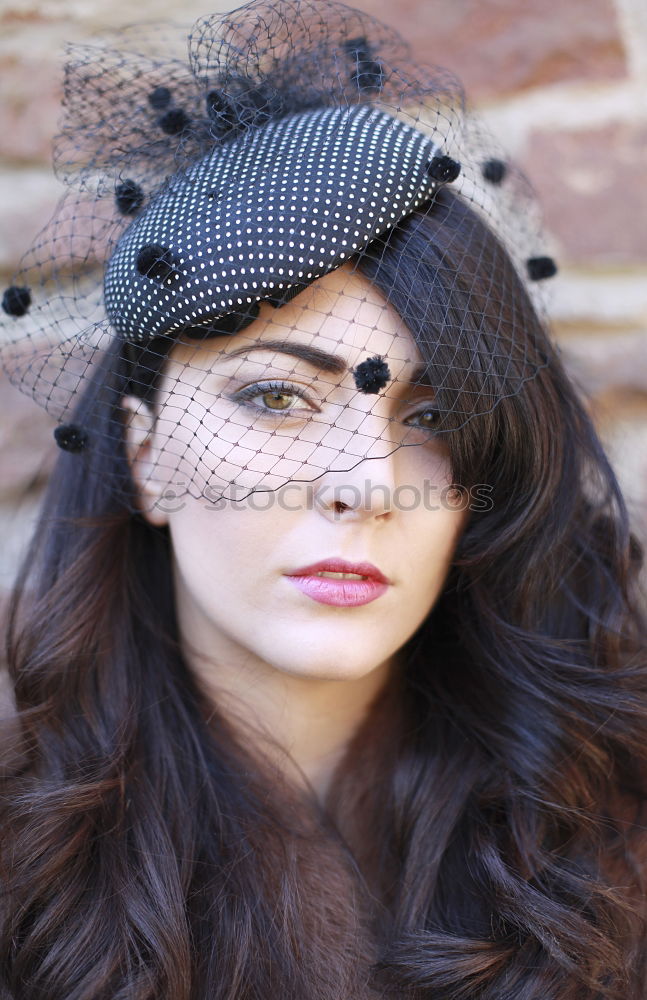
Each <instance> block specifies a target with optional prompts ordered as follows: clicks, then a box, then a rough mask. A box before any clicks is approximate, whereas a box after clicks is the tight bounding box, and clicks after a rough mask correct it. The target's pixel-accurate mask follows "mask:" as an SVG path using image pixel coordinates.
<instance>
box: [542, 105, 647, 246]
mask: <svg viewBox="0 0 647 1000" xmlns="http://www.w3.org/2000/svg"><path fill="white" fill-rule="evenodd" d="M524 166H525V169H526V171H527V173H528V174H529V176H530V178H531V180H532V182H533V184H534V185H535V187H536V189H537V191H538V194H539V196H540V199H541V201H542V205H543V209H544V214H545V220H546V224H547V226H548V227H549V229H550V230H551V231H552V232H553V233H554V235H555V236H556V237H557V239H558V240H559V242H560V244H561V247H562V259H563V260H568V261H571V262H581V261H593V260H596V261H604V262H612V263H614V262H618V263H622V262H631V261H640V260H644V259H645V257H647V228H646V227H645V219H646V218H647V183H646V179H647V125H639V124H635V125H632V124H628V123H619V124H617V125H610V126H608V127H606V128H603V129H596V130H589V131H581V132H564V133H560V132H548V133H547V132H537V133H534V134H532V135H531V137H530V140H529V143H528V148H527V152H526V155H525V158H524Z"/></svg>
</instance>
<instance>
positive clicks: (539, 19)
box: [352, 0, 626, 100]
mask: <svg viewBox="0 0 647 1000" xmlns="http://www.w3.org/2000/svg"><path fill="white" fill-rule="evenodd" d="M352 6H355V7H359V8H361V9H362V10H365V11H366V12H367V13H371V14H375V15H376V16H378V17H380V18H381V19H382V20H384V21H386V22H387V23H389V24H392V25H394V26H395V27H396V28H397V29H398V30H399V31H400V32H401V33H402V34H403V35H404V37H405V38H406V39H408V40H409V41H410V42H411V43H412V44H413V49H414V53H415V55H416V57H417V58H418V59H420V60H425V61H427V62H432V63H436V64H439V65H441V66H446V67H447V68H449V69H451V70H452V71H453V72H454V73H457V74H458V76H460V77H461V79H462V80H463V82H464V84H465V86H466V88H467V92H468V94H469V96H470V97H471V98H472V99H476V100H482V99H484V98H489V97H492V96H497V95H502V94H510V93H514V92H516V91H519V90H524V89H526V88H529V87H536V86H539V85H543V84H550V83H557V82H560V81H563V80H609V79H616V78H618V77H623V76H624V75H625V73H626V67H625V55H624V49H623V45H622V41H621V38H620V34H619V29H618V23H617V19H616V15H615V12H614V7H613V3H612V0H567V2H564V0H542V2H541V3H529V2H525V0H436V2H435V3H430V2H429V0H399V2H398V3H397V4H396V3H394V2H393V0H353V3H352Z"/></svg>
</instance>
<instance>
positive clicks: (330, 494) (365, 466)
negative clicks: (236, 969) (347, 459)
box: [315, 442, 398, 521]
mask: <svg viewBox="0 0 647 1000" xmlns="http://www.w3.org/2000/svg"><path fill="white" fill-rule="evenodd" d="M382 444H383V445H385V443H384V442H383V443H382ZM385 450H386V448H385V447H383V448H382V452H384V451H385ZM397 450H398V449H397V448H393V446H391V449H390V451H389V452H388V454H382V456H381V457H373V458H363V459H361V460H360V461H359V462H358V463H357V465H356V466H355V467H354V468H352V469H350V470H349V471H347V472H328V473H327V474H326V475H325V476H322V478H321V479H320V480H319V481H318V482H317V484H316V488H315V503H316V506H317V508H318V509H319V510H320V512H321V513H322V514H323V515H324V516H325V517H328V518H331V519H335V520H339V519H343V520H344V521H350V520H354V521H357V520H367V519H369V518H382V519H387V518H388V517H390V515H391V512H392V510H393V493H394V490H395V488H396V486H397V468H396V465H397V461H396V452H397Z"/></svg>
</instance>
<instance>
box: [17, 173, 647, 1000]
mask: <svg viewBox="0 0 647 1000" xmlns="http://www.w3.org/2000/svg"><path fill="white" fill-rule="evenodd" d="M457 262H460V268H458V264H457ZM359 267H360V270H361V271H362V272H363V273H364V274H365V275H366V276H367V277H368V278H369V279H370V280H371V281H372V282H374V284H375V285H376V286H377V287H378V288H381V289H382V290H383V292H384V293H385V294H387V295H388V298H389V301H390V302H391V304H392V305H393V306H394V308H396V309H397V310H398V311H399V312H400V314H401V315H402V316H403V318H404V319H405V320H406V323H407V325H408V327H409V329H410V330H411V332H412V334H413V336H414V337H415V339H416V341H417V342H418V344H419V348H420V351H421V352H422V354H423V356H424V357H425V358H426V359H428V360H429V361H430V363H433V364H434V365H437V366H441V367H442V365H443V364H446V363H447V358H446V357H444V356H443V351H442V350H440V351H439V350H437V349H435V347H434V345H435V343H436V341H437V340H438V337H439V331H440V332H441V333H442V340H443V342H444V343H446V344H449V343H450V342H451V332H452V330H454V331H456V333H457V335H458V334H460V342H461V344H462V345H463V346H462V348H461V350H462V351H464V352H465V361H466V362H468V361H469V364H468V363H466V364H465V365H463V366H462V367H463V368H464V369H465V370H467V369H470V370H471V375H470V379H471V382H470V383H469V384H465V385H461V386H459V385H458V384H456V385H455V386H454V387H453V388H452V387H451V385H450V386H449V390H450V391H454V392H455V393H460V392H464V393H465V398H466V399H468V398H469V397H470V388H474V387H477V388H480V389H482V388H483V384H484V383H485V382H487V381H488V380H489V381H490V382H491V384H492V387H493V391H495V390H496V383H497V379H498V378H499V377H500V376H501V375H502V372H500V371H498V370H497V363H499V364H501V365H502V364H503V361H501V360H498V359H497V356H496V351H492V344H493V341H494V339H495V338H496V337H497V336H501V335H502V328H503V327H505V329H507V332H508V334H509V335H510V336H512V337H514V338H516V341H517V342H518V343H519V344H520V345H522V346H523V349H524V350H526V351H528V350H532V351H535V352H536V353H537V355H538V357H539V358H540V359H541V360H542V362H543V367H541V369H540V371H539V373H538V375H537V377H536V378H535V379H533V380H531V381H529V382H528V383H527V384H526V385H525V386H524V388H523V390H522V391H521V392H519V393H518V394H516V395H512V396H509V397H506V398H502V399H501V400H500V402H499V403H498V405H496V406H494V407H493V408H492V410H491V411H490V412H489V413H487V414H485V415H482V416H479V417H478V418H475V419H472V420H470V421H469V422H468V423H466V424H465V425H464V426H460V427H459V426H458V425H457V426H456V428H455V429H452V430H450V431H448V434H447V439H448V444H449V447H450V454H451V462H452V470H453V475H454V479H455V481H456V482H458V483H463V484H466V483H481V484H483V483H485V484H489V485H490V487H491V494H490V500H491V503H489V504H485V505H484V506H483V509H482V510H478V511H476V512H474V513H473V514H472V516H471V519H470V521H469V523H468V526H467V529H466V531H465V533H464V535H463V536H462V538H461V540H460V543H459V546H458V549H457V551H456V557H455V559H454V562H453V565H452V567H451V570H450V573H449V576H448V578H447V581H446V584H445V587H444V589H443V592H442V594H441V596H440V598H439V599H438V601H437V603H436V605H435V606H434V608H433V609H432V610H431V612H430V614H429V615H428V617H427V619H426V620H425V622H424V623H423V624H422V626H421V627H420V628H419V629H418V630H417V632H416V633H415V634H414V635H413V636H411V637H410V639H409V640H408V642H407V643H406V644H405V646H404V648H403V650H402V655H403V659H402V663H403V667H402V669H401V671H399V672H398V673H397V674H394V676H393V678H392V679H390V680H389V682H388V683H387V685H386V687H385V688H384V689H383V690H382V691H381V692H380V694H379V695H378V696H377V697H376V699H375V700H374V702H373V704H372V706H371V708H370V711H369V712H368V714H367V717H366V719H365V720H364V721H363V723H362V724H361V726H360V728H359V730H358V731H357V732H356V734H355V735H354V737H353V739H352V741H351V744H350V745H349V747H348V749H347V752H346V754H345V756H344V758H343V760H342V761H341V763H340V764H339V766H338V768H337V771H336V773H335V776H334V780H333V783H332V785H331V787H330V790H329V792H328V795H327V800H326V803H325V808H324V807H323V806H322V805H320V804H319V803H317V801H316V800H315V798H314V796H309V795H308V793H307V792H305V791H304V790H297V789H296V788H294V787H292V786H291V785H290V784H289V782H288V781H287V779H286V780H283V781H282V780H281V778H280V776H279V775H278V773H277V772H276V771H275V770H273V769H272V768H271V766H270V764H269V761H268V760H267V759H265V758H264V757H263V756H262V755H261V753H260V751H253V750H252V749H251V747H252V743H251V741H246V740H242V739H241V737H240V731H239V730H235V729H234V727H233V725H232V723H231V719H229V720H228V719H227V718H226V717H225V715H224V713H222V712H221V711H219V709H218V706H217V705H214V704H213V702H212V701H210V700H209V699H208V697H207V695H206V694H205V692H204V691H203V690H202V689H201V688H200V686H199V683H198V680H197V678H196V677H195V676H194V674H193V673H192V671H191V670H190V669H189V668H188V666H187V662H186V659H185V657H184V655H183V650H182V643H181V642H180V637H179V632H178V623H177V619H176V613H175V607H174V594H173V586H172V575H171V549H170V542H169V534H168V531H167V529H166V528H164V527H155V526H153V525H151V524H150V523H148V522H147V521H146V519H145V518H144V517H143V516H141V515H140V514H137V513H132V511H131V510H129V508H128V505H127V504H126V503H125V502H124V493H123V491H122V490H121V488H120V487H119V485H118V484H119V477H115V475H113V474H112V473H114V471H115V470H117V472H119V474H120V475H121V476H122V480H123V483H124V484H127V485H128V487H129V489H130V490H132V489H133V484H132V481H131V480H130V472H129V467H128V464H127V460H126V453H125V448H124V441H123V411H121V410H120V403H119V401H120V399H121V397H122V395H123V394H124V392H126V391H135V390H136V391H138V392H139V394H140V395H142V396H143V397H144V398H154V391H155V385H156V379H155V377H153V378H151V379H149V380H148V381H146V380H145V379H143V378H142V377H140V376H138V377H135V376H134V373H133V370H132V368H131V367H129V365H128V363H127V359H126V358H125V357H123V354H122V347H121V346H120V344H119V343H118V341H116V340H115V343H114V346H113V347H112V348H111V349H110V350H109V351H108V352H107V353H106V357H105V364H103V365H102V366H99V367H98V368H97V372H96V376H95V380H94V383H93V385H91V386H90V389H89V391H88V393H87V395H86V397H84V398H82V399H81V400H80V403H79V407H78V411H77V414H76V419H77V421H78V422H79V423H81V424H84V421H85V420H89V419H90V418H89V414H90V412H92V414H93V417H92V420H93V421H94V423H93V426H94V427H95V429H96V431H97V434H98V435H101V436H102V437H105V438H106V439H108V440H109V441H110V446H109V447H108V448H104V449H102V451H101V452H100V453H95V452H93V451H92V449H89V450H88V451H86V452H82V453H80V454H78V455H72V454H69V453H61V455H60V457H59V460H58V464H57V466H56V468H55V470H54V473H53V475H52V477H51V480H50V483H49V486H48V490H47V494H46V497H45V500H44V504H43V509H42V515H41V517H40V522H39V524H38V527H37V530H36V532H35V535H34V538H33V541H32V544H31V547H30V550H29V553H28V555H27V558H26V561H25V563H24V565H23V567H22V570H21V573H20V576H19V579H18V581H17V584H16V587H15V590H14V593H13V597H12V602H11V608H10V615H9V627H8V641H7V655H8V662H9V669H10V674H11V679H12V682H13V686H14V690H15V700H16V715H15V716H14V718H13V719H12V721H11V722H10V723H6V724H5V725H6V726H11V727H13V728H11V729H10V730H9V729H8V730H7V733H6V734H5V740H4V746H5V759H4V769H3V772H2V778H1V783H0V789H1V795H0V809H1V814H2V816H1V818H2V825H1V829H2V834H1V847H0V864H1V875H2V895H1V913H0V996H1V997H2V1000H153V998H155V1000H161V998H167V1000H268V998H270V997H276V998H277V1000H278V998H280V1000H364V998H370V997H374V998H377V997H390V996H393V997H403V998H408V1000H426V998H429V1000H431V998H433V1000H472V998H479V1000H639V998H640V997H642V996H643V991H644V983H645V981H647V979H646V978H645V977H647V958H646V950H647V945H646V941H645V933H646V918H645V909H646V902H645V900H646V885H645V883H646V872H647V845H646V837H647V833H646V830H645V826H644V825H641V824H643V823H644V814H645V810H644V802H645V795H646V788H645V785H646V774H645V770H646V763H647V662H646V650H647V624H646V622H645V617H644V613H643V611H642V610H641V596H640V588H639V570H640V566H641V562H642V551H641V547H640V545H639V543H638V542H637V540H636V539H635V537H634V536H633V534H632V532H631V530H630V526H629V523H628V516H627V511H626V508H625V504H624V503H623V499H622V495H621V492H620V490H619V487H618V484H617V481H616V478H615V476H614V473H613V471H612V469H611V468H610V465H609V462H608V460H607V458H606V457H605V454H604V451H603V449H602V447H601V445H600V443H599V440H598V437H597V435H596V433H595V430H594V428H593V426H592V423H591V420H590V418H589V415H588V413H587V410H586V407H585V406H584V405H583V403H582V401H581V400H580V398H579V393H578V392H577V391H576V389H575V388H574V386H573V384H572V383H571V381H570V380H569V378H568V377H567V376H566V375H565V373H564V370H563V367H562V363H561V361H560V357H559V353H558V352H557V351H556V349H554V348H553V347H551V345H550V343H549V341H548V340H547V338H546V335H545V333H544V330H543V328H542V326H541V324H540V322H539V320H538V318H537V315H536V313H535V312H534V310H533V307H532V305H531V303H530V301H529V298H528V296H527V294H526V292H525V290H524V287H523V285H522V283H521V282H520V280H519V278H518V277H517V274H516V272H515V270H514V268H513V266H512V264H511V263H510V260H509V258H508V257H507V255H506V254H505V252H504V251H503V250H502V248H501V246H500V244H499V243H498V241H497V240H496V238H495V237H494V236H493V235H492V233H491V232H490V231H489V230H488V229H487V228H486V227H485V226H484V225H483V224H482V223H480V222H479V220H478V219H477V218H476V216H475V215H474V213H473V212H472V211H471V210H470V209H469V208H468V207H467V206H466V205H464V204H463V203H462V202H460V201H459V200H457V199H456V198H454V197H452V196H450V195H449V194H448V193H446V192H441V194H440V196H439V197H438V199H437V200H436V202H435V204H434V206H433V207H432V208H431V209H430V210H428V211H424V212H423V211H421V212H418V213H417V214H416V215H414V216H412V217H411V218H409V219H408V220H406V221H405V222H403V223H402V224H400V225H399V226H398V227H397V228H396V229H395V230H393V231H392V232H391V233H390V234H389V235H388V236H387V237H384V238H383V239H382V240H381V241H379V243H375V244H374V245H372V247H371V248H370V249H369V251H368V252H367V253H366V254H365V255H364V256H363V257H362V258H361V260H360V262H359ZM421 274H422V281H420V284H419V285H418V281H419V279H420V276H421ZM419 287H425V288H429V289H431V292H430V294H429V295H428V296H426V297H423V296H421V295H420V294H419V292H418V293H417V294H416V290H417V289H418V288H419ZM412 293H413V294H412ZM493 295H496V296H498V298H499V299H500V300H502V301H503V314H502V316H501V317H500V318H499V320H498V328H497V329H496V330H493V329H492V325H491V321H490V320H489V319H488V316H489V315H491V314H492V310H491V309H490V310H488V304H489V303H490V301H491V298H492V296H493ZM497 312H498V309H497ZM503 332H505V331H503ZM529 345H530V346H529ZM448 349H449V348H447V350H448ZM468 355H469V357H468ZM160 356H161V355H160ZM479 358H480V359H481V361H482V362H483V364H482V365H479V360H478V359H479ZM460 360H461V359H460V357H459V358H458V359H457V358H456V357H454V356H453V355H452V361H453V364H454V365H455V366H456V367H457V368H458V367H461V364H460ZM486 361H487V364H486ZM148 363H149V364H150V363H151V362H150V359H149V361H148ZM160 366H161V362H160V363H158V365H157V367H158V369H160ZM479 368H480V370H479ZM108 372H114V373H115V374H114V375H112V376H111V378H110V379H109V378H108V375H107V373H108ZM97 400H99V404H98V403H97ZM108 472H110V473H111V474H110V475H108ZM7 748H9V749H7Z"/></svg>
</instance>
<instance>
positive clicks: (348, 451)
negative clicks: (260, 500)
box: [0, 0, 556, 508]
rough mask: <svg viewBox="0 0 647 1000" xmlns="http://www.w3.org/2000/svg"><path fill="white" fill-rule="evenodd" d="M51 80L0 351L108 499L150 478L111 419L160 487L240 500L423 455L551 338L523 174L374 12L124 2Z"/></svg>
mask: <svg viewBox="0 0 647 1000" xmlns="http://www.w3.org/2000/svg"><path fill="white" fill-rule="evenodd" d="M187 37H188V59H187V58H186V55H185V54H183V53H182V48H181V44H180V43H181V39H182V38H184V40H185V41H186V40H187ZM65 94H66V100H65V111H66V116H65V118H64V120H63V124H62V127H61V131H60V134H59V135H58V137H57V140H56V144H55V153H54V165H55V169H56V171H57V173H58V175H59V177H60V178H61V180H62V181H63V182H64V184H65V185H66V186H67V190H66V192H65V194H64V195H63V197H62V199H61V201H60V204H59V206H58V208H57V210H56V212H55V214H54V216H53V218H52V220H51V221H50V223H49V224H48V225H47V226H46V227H45V228H44V230H43V231H42V233H41V234H40V235H39V236H38V238H37V239H36V241H35V243H34V245H33V246H32V248H31V250H30V251H28V253H27V254H26V255H25V258H24V260H23V262H22V266H21V268H20V270H19V272H18V273H17V274H16V275H15V277H14V279H13V281H12V282H11V283H10V284H9V286H8V287H7V288H6V289H5V290H4V293H3V295H2V314H1V316H2V340H1V341H0V360H1V361H2V364H3V367H4V369H5V371H6V372H7V373H8V374H9V377H10V378H11V380H12V381H13V382H14V383H15V384H16V385H17V386H18V388H20V389H21V390H22V391H24V392H27V393H29V394H30V395H32V396H33V398H34V399H35V400H36V401H37V402H38V403H40V404H41V405H43V406H45V407H46V408H47V409H48V411H49V412H51V413H53V414H54V415H55V416H56V418H57V420H58V423H59V426H58V427H57V428H56V430H55V434H54V436H55V440H56V442H57V444H58V445H59V446H60V447H61V448H63V449H64V450H66V451H68V452H71V453H74V454H75V455H76V458H75V459H74V460H75V461H84V462H86V463H87V468H88V474H91V472H92V470H94V473H93V474H97V475H99V474H100V475H101V476H102V477H104V479H105V477H106V476H108V477H112V478H113V479H114V484H115V489H117V490H118V491H119V494H120V498H121V500H122V502H124V503H129V504H132V505H133V507H134V508H141V505H142V503H143V502H144V500H143V499H142V496H141V491H137V490H136V489H135V486H134V482H133V479H132V476H131V470H130V467H129V466H126V465H124V464H123V462H121V463H119V462H116V461H114V458H115V455H116V451H117V450H118V448H119V447H120V442H121V443H122V444H123V443H125V444H126V453H127V455H128V456H129V457H131V458H132V456H134V455H136V454H138V452H137V448H142V447H145V446H146V444H148V445H150V447H151V452H150V454H154V455H155V461H154V462H153V461H152V460H151V463H150V470H149V474H150V476H151V479H152V481H155V482H156V483H158V485H160V487H164V490H163V491H162V492H163V493H164V495H165V496H168V495H169V490H170V491H171V493H172V494H173V496H174V497H175V496H176V495H178V492H182V490H184V491H185V492H188V493H190V494H191V495H194V496H203V497H206V496H209V497H210V498H214V497H215V498H216V499H218V498H222V497H231V498H237V499H238V498H240V497H241V496H246V495H249V493H251V492H255V491H259V490H263V491H266V490H277V489H280V488H281V487H282V486H285V485H286V484H287V483H288V482H295V481H296V482H300V483H311V482H314V481H316V480H318V479H320V478H321V477H322V476H323V475H324V474H325V473H326V472H329V471H331V470H334V471H336V472H339V471H341V472H343V471H349V470H351V469H353V468H355V466H356V465H357V464H358V463H359V462H362V461H364V460H366V459H368V458H373V457H383V456H384V455H385V454H390V453H392V452H393V451H395V450H397V449H400V448H402V447H405V446H408V445H416V446H417V447H418V448H419V449H420V448H423V449H424V450H425V453H427V452H429V456H430V459H429V460H430V461H431V460H432V458H433V455H434V449H436V451H437V448H438V446H439V445H438V442H439V440H440V439H442V435H443V434H445V433H450V432H459V431H460V428H461V427H462V426H463V425H464V424H465V423H466V422H467V421H468V420H471V419H473V418H475V417H478V416H479V415H480V414H484V413H489V412H492V411H493V410H494V409H495V408H496V406H497V405H498V403H499V402H500V400H501V399H503V398H506V397H509V396H510V395H513V394H515V393H518V392H521V391H523V389H524V386H525V385H526V383H527V382H528V381H529V380H530V379H532V378H534V377H535V376H536V374H537V373H538V371H539V370H540V369H541V368H542V367H543V366H544V365H545V364H546V363H547V358H548V355H549V352H550V345H549V343H548V340H547V338H546V335H545V324H544V322H543V310H544V306H543V302H542V295H541V286H542V285H543V283H544V279H545V278H549V277H551V276H552V275H553V274H554V273H555V271H556V267H555V264H554V262H553V260H552V258H551V256H550V255H549V253H548V252H547V251H546V249H545V242H544V237H543V234H542V229H541V223H540V218H539V212H538V208H537V205H536V201H535V199H534V196H533V193H532V191H531V189H530V187H529V185H528V182H527V181H526V179H525V178H524V177H523V175H522V174H521V173H520V171H519V170H518V169H517V168H516V167H515V166H514V164H513V163H511V162H510V160H509V158H508V157H507V156H506V155H505V154H504V153H503V152H502V151H501V149H500V148H499V147H498V145H497V144H496V142H494V140H493V139H492V138H491V137H490V136H489V135H488V134H487V132H486V130H485V129H484V128H483V125H482V124H481V123H480V122H479V121H478V119H477V118H476V117H475V116H474V114H473V113H471V112H469V111H467V110H466V102H465V98H464V95H463V93H462V91H461V89H460V85H459V84H458V82H457V81H456V80H455V78H453V77H452V76H451V74H450V73H448V72H447V71H445V70H439V69H438V68H434V67H429V66H422V65H418V64H416V63H415V61H414V59H413V58H412V56H411V52H410V50H409V48H408V46H407V44H406V43H405V42H404V40H403V39H402V38H400V37H399V35H398V34H397V33H396V32H395V31H393V30H392V29H390V28H388V27H386V26H385V25H383V24H381V23H380V22H379V21H377V20H376V19H374V18H372V17H370V16H368V15H366V14H363V13H360V12H358V11H354V10H352V8H349V7H347V6H345V5H344V4H341V3H337V2H334V0H253V2H252V3H249V4H247V5H246V6H245V7H242V8H240V9H239V10H237V11H234V12H233V13H232V14H230V15H225V16H224V17H223V16H213V17H204V18H201V19H200V20H199V21H198V22H197V23H196V24H195V25H194V26H193V28H192V29H191V30H190V31H189V32H188V36H187V33H186V32H182V31H181V30H180V29H176V30H174V29H172V28H170V27H169V26H159V27H153V26H151V25H145V26H141V27H140V28H129V29H127V30H126V29H124V30H123V31H121V32H115V33H114V34H113V35H111V36H108V37H106V38H104V39H102V40H101V41H100V42H98V43H96V44H91V45H85V46H76V47H72V49H71V50H70V58H69V61H68V64H67V67H66V79H65ZM234 358H235V359H236V366H235V367H234V366H233V365H232V361H233V360H234ZM253 400H257V401H258V402H252V401H253ZM414 403H415V405H414ZM134 411H136V417H135V416H133V414H134ZM147 420H148V421H149V424H148V429H147V430H146V421H147ZM135 426H137V427H138V428H139V429H140V434H143V437H141V440H140V439H138V438H137V435H136V434H135V435H134V436H133V432H132V428H133V427H135ZM142 427H143V428H144V431H141V428H142ZM432 465H433V462H432ZM164 491H165V492H164Z"/></svg>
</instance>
